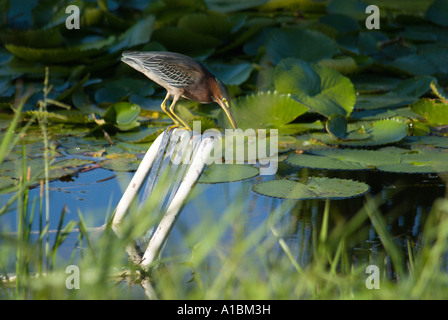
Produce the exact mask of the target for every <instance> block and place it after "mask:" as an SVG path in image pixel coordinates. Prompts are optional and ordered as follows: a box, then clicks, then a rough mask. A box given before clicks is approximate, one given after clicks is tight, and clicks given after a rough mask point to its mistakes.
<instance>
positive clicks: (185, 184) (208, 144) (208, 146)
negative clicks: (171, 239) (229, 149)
mask: <svg viewBox="0 0 448 320" xmlns="http://www.w3.org/2000/svg"><path fill="white" fill-rule="evenodd" d="M214 142H215V141H214V139H213V137H207V138H204V139H203V140H202V142H201V144H200V145H199V147H198V148H197V149H195V150H194V152H195V153H194V158H193V161H192V163H191V165H190V167H189V168H188V170H187V173H186V174H185V177H183V180H182V183H181V185H180V186H179V189H178V190H177V192H176V194H175V196H174V197H173V198H172V200H171V202H170V203H169V205H168V208H167V210H166V213H165V215H164V216H163V218H162V220H161V221H160V223H159V226H158V227H157V229H156V231H155V232H154V234H153V236H152V237H151V240H150V241H149V244H148V247H147V249H146V251H145V254H144V255H143V259H142V264H141V265H142V267H144V268H145V267H146V268H147V267H149V266H150V265H151V264H152V263H153V262H154V261H155V260H156V259H157V257H158V255H159V252H160V251H161V249H162V247H163V245H164V244H165V241H166V239H167V238H168V235H169V233H170V231H171V229H172V228H173V226H174V223H175V222H176V220H177V218H178V216H179V213H180V210H181V209H182V206H183V205H184V203H185V200H186V199H187V197H188V195H189V193H190V190H191V189H192V187H193V186H194V184H195V183H196V181H197V180H198V179H199V177H200V175H201V173H202V171H203V169H204V167H205V165H206V158H207V157H208V156H209V155H210V153H211V151H212V149H213V147H214ZM190 143H192V142H190Z"/></svg>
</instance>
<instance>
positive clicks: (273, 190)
mask: <svg viewBox="0 0 448 320" xmlns="http://www.w3.org/2000/svg"><path fill="white" fill-rule="evenodd" d="M252 189H253V190H254V191H255V192H257V193H260V194H263V195H266V196H269V197H275V198H282V199H292V200H308V199H345V198H351V197H356V196H360V195H362V194H364V193H366V192H367V191H369V186H368V185H367V184H365V183H362V182H358V181H353V180H346V179H337V178H333V179H330V178H317V177H311V178H310V179H309V180H308V182H307V183H306V184H303V183H300V182H296V181H291V180H287V179H281V180H273V181H268V182H262V183H258V184H255V185H253V186H252Z"/></svg>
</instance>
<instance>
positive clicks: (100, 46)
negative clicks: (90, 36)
mask: <svg viewBox="0 0 448 320" xmlns="http://www.w3.org/2000/svg"><path fill="white" fill-rule="evenodd" d="M114 41H115V37H114V36H110V37H109V38H107V39H104V40H101V41H95V42H93V43H87V44H82V45H80V46H74V47H68V48H30V47H25V46H17V45H14V44H6V45H5V48H6V49H7V50H8V51H9V52H11V53H12V54H14V55H15V56H17V57H19V58H21V59H24V60H29V61H41V62H46V63H65V62H70V61H76V60H80V59H84V58H88V57H92V56H95V55H99V54H100V53H102V52H104V51H105V50H106V47H107V46H110V45H111V44H112V43H113V42H114Z"/></svg>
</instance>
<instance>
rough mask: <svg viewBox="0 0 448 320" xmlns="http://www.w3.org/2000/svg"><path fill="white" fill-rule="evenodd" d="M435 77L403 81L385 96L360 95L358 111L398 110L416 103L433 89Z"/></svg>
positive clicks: (357, 103) (357, 104)
mask: <svg viewBox="0 0 448 320" xmlns="http://www.w3.org/2000/svg"><path fill="white" fill-rule="evenodd" d="M433 81H434V77H431V76H422V77H416V78H411V79H407V80H403V81H401V82H400V83H398V84H397V85H396V86H395V87H394V88H393V89H392V90H391V91H389V92H387V93H384V94H367V95H360V96H358V98H357V100H356V106H355V108H356V109H357V110H373V109H386V108H397V107H402V106H405V105H409V104H412V103H414V102H416V101H417V100H418V99H419V98H420V97H421V96H422V95H424V94H425V93H427V92H428V91H429V90H430V89H431V88H430V86H431V83H432V82H433Z"/></svg>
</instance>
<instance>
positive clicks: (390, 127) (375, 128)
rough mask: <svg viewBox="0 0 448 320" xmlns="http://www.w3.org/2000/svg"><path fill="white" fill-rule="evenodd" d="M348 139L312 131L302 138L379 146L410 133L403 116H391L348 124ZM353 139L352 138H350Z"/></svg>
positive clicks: (342, 143)
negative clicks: (389, 117)
mask: <svg viewBox="0 0 448 320" xmlns="http://www.w3.org/2000/svg"><path fill="white" fill-rule="evenodd" d="M347 132H348V136H347V137H346V139H344V140H342V139H338V138H336V137H334V136H333V135H330V134H328V133H311V134H308V135H304V136H302V139H305V140H307V139H314V140H319V141H321V142H323V143H325V144H328V145H342V146H352V147H362V146H378V145H383V144H389V143H394V142H398V141H400V140H402V139H403V138H404V137H406V136H407V135H408V125H407V123H406V122H405V120H404V119H402V118H391V119H384V120H378V121H372V122H364V121H360V122H356V123H352V124H349V125H348V129H347ZM349 139H351V140H349Z"/></svg>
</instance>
